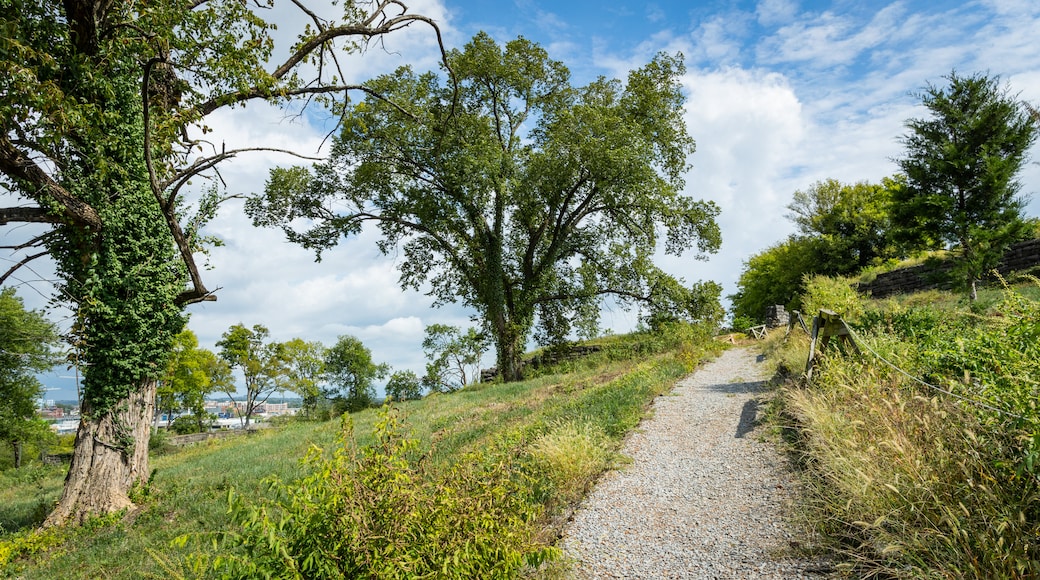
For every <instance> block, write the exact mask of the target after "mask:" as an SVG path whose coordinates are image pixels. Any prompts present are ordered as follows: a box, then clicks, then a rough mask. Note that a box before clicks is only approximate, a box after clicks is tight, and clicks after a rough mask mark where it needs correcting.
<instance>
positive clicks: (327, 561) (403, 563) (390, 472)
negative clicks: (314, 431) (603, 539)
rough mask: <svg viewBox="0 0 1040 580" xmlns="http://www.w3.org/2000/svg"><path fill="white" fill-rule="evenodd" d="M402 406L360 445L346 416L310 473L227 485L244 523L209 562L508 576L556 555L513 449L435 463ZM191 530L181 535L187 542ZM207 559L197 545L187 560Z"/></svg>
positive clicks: (335, 573)
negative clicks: (261, 493)
mask: <svg viewBox="0 0 1040 580" xmlns="http://www.w3.org/2000/svg"><path fill="white" fill-rule="evenodd" d="M401 430H402V426H401V420H400V418H399V416H398V412H397V411H396V410H395V409H393V408H392V407H390V406H386V407H384V408H383V409H382V410H381V411H380V419H379V421H378V422H377V424H376V426H375V437H376V441H375V442H374V443H373V444H371V445H368V446H364V447H359V446H358V445H357V444H356V443H355V441H354V437H353V428H352V423H351V421H350V419H349V417H345V418H344V419H343V428H342V432H341V434H340V438H339V442H338V443H339V445H340V446H339V447H338V448H337V449H335V450H334V451H332V452H331V453H329V452H326V451H324V450H321V449H319V448H317V447H312V449H311V451H310V452H309V453H308V455H307V457H306V459H305V460H304V463H305V465H306V467H307V468H308V469H309V470H310V475H307V476H306V477H304V478H303V479H301V480H299V481H297V482H294V483H290V484H283V483H281V482H278V481H272V482H271V487H272V489H273V491H275V492H276V494H275V495H276V496H277V497H279V498H281V499H279V500H277V501H275V500H271V501H268V502H266V503H262V504H259V505H249V504H247V503H246V502H245V501H244V500H243V498H242V496H240V495H238V494H236V493H235V492H234V490H232V491H231V492H229V501H230V504H231V513H232V516H233V518H234V519H235V522H236V524H237V525H238V526H239V527H240V529H241V531H240V532H234V533H232V532H228V533H225V534H224V535H223V537H222V540H223V544H222V546H221V548H220V552H221V553H222V554H223V555H222V556H221V557H218V558H213V559H212V560H209V561H208V564H209V565H210V566H211V567H212V569H213V572H215V573H216V574H217V575H218V576H219V577H221V578H293V579H302V578H307V579H314V580H318V579H324V578H330V579H331V578H359V577H364V578H418V577H423V578H509V577H514V576H516V575H517V574H518V573H519V572H520V571H521V570H522V569H523V568H525V567H526V566H537V565H539V564H541V563H542V562H543V561H545V560H547V559H550V558H552V557H554V556H555V555H556V554H557V551H556V549H554V548H551V547H548V546H544V545H542V544H540V543H539V542H538V541H536V539H535V535H536V532H537V530H538V525H537V524H538V518H539V516H540V508H539V507H538V506H537V505H535V504H534V502H533V500H532V492H531V482H530V481H529V480H528V479H527V478H526V477H525V476H524V475H523V474H521V473H520V471H519V470H518V469H517V468H515V467H514V462H513V461H512V460H511V458H510V457H508V456H503V455H496V454H495V453H494V452H493V451H486V452H482V453H470V454H467V455H465V456H463V457H460V458H459V461H458V462H457V463H456V464H455V465H454V466H452V467H450V468H447V469H446V470H445V471H444V472H442V473H437V472H433V471H430V467H429V465H430V463H431V462H430V460H429V457H428V453H427V454H422V453H419V451H418V441H417V440H415V439H408V438H406V437H404V436H403V435H402V433H401ZM188 539H189V538H181V540H180V541H181V542H186V541H187V540H188ZM199 561H206V558H205V556H204V555H202V553H201V552H196V554H195V556H193V557H192V558H189V560H188V562H186V566H188V567H189V568H191V567H193V566H194V565H195V564H193V563H197V562H199Z"/></svg>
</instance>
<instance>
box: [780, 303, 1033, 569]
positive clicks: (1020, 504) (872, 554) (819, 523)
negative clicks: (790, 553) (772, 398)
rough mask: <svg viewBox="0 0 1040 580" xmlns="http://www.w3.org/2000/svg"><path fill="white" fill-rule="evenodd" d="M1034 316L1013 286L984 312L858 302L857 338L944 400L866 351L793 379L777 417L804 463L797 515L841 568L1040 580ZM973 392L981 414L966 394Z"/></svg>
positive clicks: (799, 348) (789, 356) (799, 343)
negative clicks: (808, 377)
mask: <svg viewBox="0 0 1040 580" xmlns="http://www.w3.org/2000/svg"><path fill="white" fill-rule="evenodd" d="M1038 312H1040V308H1038V305H1037V303H1036V302H1031V301H1030V300H1029V299H1026V298H1024V297H1023V295H1022V293H1021V292H1009V293H1007V294H1006V295H1004V297H1003V298H1001V299H999V300H997V301H995V302H994V306H993V308H992V310H991V312H990V314H991V315H990V316H979V315H977V314H975V313H972V312H970V311H960V312H958V311H956V309H955V308H954V307H951V306H950V304H945V305H938V306H937V307H932V306H929V305H922V304H920V303H915V304H913V305H912V306H910V307H905V306H903V305H901V304H898V303H894V302H891V301H886V302H883V303H875V304H874V305H873V310H871V307H868V309H867V312H866V313H865V314H864V317H863V320H864V322H863V324H862V325H861V327H860V331H861V334H863V340H864V341H865V343H866V345H867V346H869V347H870V348H871V349H872V350H873V351H874V352H876V353H877V354H878V355H880V356H881V357H884V359H886V360H888V361H891V362H892V363H894V364H895V365H896V366H898V367H899V368H902V369H904V370H906V371H908V372H909V374H910V375H912V376H914V377H918V378H925V379H927V380H928V381H929V382H930V383H932V384H937V385H938V386H940V388H942V389H943V390H946V391H949V392H952V393H954V394H955V395H956V397H952V396H949V395H946V394H943V393H942V392H940V391H937V390H935V389H932V388H928V387H925V386H923V385H922V384H921V383H919V382H917V381H915V380H911V379H910V378H908V377H907V376H906V375H904V374H902V373H900V372H898V371H896V370H894V369H892V368H891V367H890V366H888V364H887V363H884V362H882V361H881V360H880V359H879V358H877V357H875V356H874V354H871V353H866V354H865V355H864V356H863V357H855V356H850V357H844V356H840V355H838V354H837V353H835V352H829V353H826V354H825V355H824V356H823V357H822V358H821V361H820V366H819V369H818V371H817V372H816V373H815V374H814V378H813V381H812V384H811V385H805V384H803V382H802V381H801V379H800V378H799V374H800V373H792V374H791V380H790V381H789V382H788V384H787V385H786V386H785V388H784V389H783V390H782V396H781V401H782V405H783V413H781V414H780V417H781V422H782V424H783V425H785V426H786V428H787V429H788V430H789V433H790V434H791V435H792V437H791V441H793V446H792V452H793V453H794V454H795V456H796V458H797V459H798V461H797V463H798V464H799V465H801V466H802V468H803V475H804V478H803V479H804V481H805V487H806V489H807V496H806V497H807V502H806V504H805V506H804V508H805V509H804V517H805V521H806V523H807V524H808V525H810V526H812V527H813V528H814V529H815V530H816V531H817V532H818V534H819V537H820V538H821V539H822V541H823V543H824V545H826V546H827V547H828V548H829V549H830V550H832V551H833V553H835V554H837V555H839V557H840V559H841V562H842V564H841V566H842V567H843V568H844V569H846V571H848V572H849V573H850V574H853V575H855V576H858V577H900V578H904V577H919V578H1035V577H1037V576H1040V478H1038V475H1037V474H1038V471H1037V467H1038V465H1037V463H1040V462H1037V461H1035V459H1034V458H1035V457H1036V456H1037V450H1036V446H1037V435H1038V433H1040V428H1038V427H1040V421H1037V420H1036V417H1037V410H1036V404H1035V401H1036V395H1037V389H1036V381H1037V379H1038V378H1040V372H1038V371H1037V369H1038V366H1037V365H1038V364H1040V356H1037V354H1036V352H1035V351H1034V349H1035V348H1036V341H1035V340H1034V339H1033V338H1034V337H1035V335H1036V333H1040V317H1037V316H1036V314H1037V313H1038ZM868 330H869V332H867V331H868ZM1023 336H1025V337H1028V340H1022V339H1020V338H1017V337H1023ZM770 346H771V349H772V353H773V354H772V357H773V358H776V359H779V360H798V359H802V360H804V358H802V357H804V356H805V354H806V349H805V343H804V341H803V340H802V339H796V340H789V341H788V342H786V343H784V342H783V341H782V340H781V339H779V338H774V339H772V342H771V343H770ZM784 364H790V363H784ZM803 364H804V363H803ZM979 400H984V401H987V402H988V403H992V404H993V405H992V406H993V408H990V405H988V404H987V406H980V405H979V404H977V403H974V402H968V401H979ZM994 409H997V410H994Z"/></svg>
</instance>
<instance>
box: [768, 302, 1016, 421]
mask: <svg viewBox="0 0 1040 580" xmlns="http://www.w3.org/2000/svg"><path fill="white" fill-rule="evenodd" d="M796 314H797V313H796ZM799 319H801V316H799ZM817 319H819V317H815V318H814V324H813V329H814V330H816V329H817V326H818V324H817V323H816V320H817ZM842 325H843V327H844V328H845V329H846V330H847V331H848V333H849V335H850V337H851V338H852V339H853V340H854V341H855V342H857V343H859V344H860V345H862V346H863V348H865V349H866V350H867V352H869V353H870V354H872V355H874V357H876V358H877V359H878V360H880V361H881V362H883V363H884V364H885V365H887V366H888V367H889V368H891V369H892V370H894V371H896V372H897V373H899V374H901V375H903V376H905V377H906V378H908V379H910V380H911V381H913V382H915V383H917V384H919V385H921V386H923V387H926V388H928V389H931V390H933V391H936V392H939V393H942V394H944V395H947V396H949V397H952V398H954V399H957V400H959V401H963V402H965V403H968V404H970V405H973V406H976V407H979V408H982V409H986V410H988V411H993V412H995V413H997V414H1000V415H1003V416H1005V417H1010V418H1013V419H1019V420H1023V421H1024V420H1027V418H1026V417H1024V416H1022V415H1019V414H1017V413H1012V412H1011V411H1008V410H1006V409H1001V408H999V407H997V406H995V405H994V404H992V403H989V402H986V401H980V400H978V399H973V398H971V397H967V396H964V395H961V394H958V393H955V392H953V391H951V390H949V389H944V388H942V387H939V386H937V385H933V384H931V383H929V382H927V381H925V380H923V379H921V378H919V377H917V376H915V375H913V374H911V373H909V372H907V371H906V370H904V369H902V368H901V367H899V365H896V364H895V363H893V362H892V361H890V360H888V359H887V358H885V357H884V356H882V355H881V354H880V353H878V352H877V351H876V350H875V349H874V348H872V347H871V346H870V344H869V343H867V341H866V340H864V339H863V337H862V336H860V335H859V334H858V333H856V331H855V330H854V329H853V328H852V327H851V326H849V325H848V324H846V323H845V322H844V321H842ZM792 326H793V325H792ZM802 327H803V328H804V327H805V325H804V322H803V324H802ZM788 332H790V328H789V329H788ZM810 334H811V333H810ZM810 348H815V343H814V344H813V346H812V347H810ZM813 354H814V353H812V352H810V353H809V361H810V363H811V361H812V359H813ZM809 376H811V375H809Z"/></svg>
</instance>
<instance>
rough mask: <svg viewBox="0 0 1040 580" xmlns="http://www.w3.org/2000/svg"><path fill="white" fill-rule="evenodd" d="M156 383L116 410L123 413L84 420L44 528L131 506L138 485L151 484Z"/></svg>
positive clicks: (87, 415) (143, 387)
mask: <svg viewBox="0 0 1040 580" xmlns="http://www.w3.org/2000/svg"><path fill="white" fill-rule="evenodd" d="M155 388H156V383H155V381H154V380H145V381H142V382H141V384H140V388H139V389H137V390H136V391H135V392H132V393H131V394H130V396H129V397H128V398H127V399H126V400H125V401H123V404H121V405H118V406H117V408H118V409H120V410H119V411H117V412H115V413H112V414H108V415H104V416H101V417H92V416H91V415H90V409H89V408H84V412H83V413H82V415H81V417H82V418H81V419H80V423H79V430H78V431H77V432H76V442H75V444H74V447H73V451H72V463H71V464H70V465H69V473H68V475H67V476H66V477H65V490H64V491H63V492H62V496H61V499H60V500H59V501H58V506H57V507H56V508H55V509H54V511H53V512H51V514H50V515H49V516H47V520H46V521H45V522H44V525H45V526H53V525H60V524H64V523H67V522H74V523H82V522H83V521H85V520H86V519H87V518H89V517H90V516H95V515H103V514H108V513H112V512H116V511H119V510H121V509H124V508H128V507H130V506H132V505H133V502H131V501H130V497H129V493H130V490H131V489H132V488H133V486H134V484H136V483H140V482H145V481H147V480H148V476H149V470H148V440H149V438H150V437H151V427H152V421H151V420H152V413H153V412H154V407H155Z"/></svg>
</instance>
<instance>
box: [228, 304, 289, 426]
mask: <svg viewBox="0 0 1040 580" xmlns="http://www.w3.org/2000/svg"><path fill="white" fill-rule="evenodd" d="M269 335H270V331H268V330H267V327H266V326H263V325H261V324H256V325H254V326H253V328H252V329H249V328H246V327H245V326H243V325H241V324H236V325H234V326H232V327H231V328H229V329H228V330H227V332H225V333H224V334H223V335H221V337H220V340H219V341H217V346H218V347H220V358H222V359H224V361H225V362H226V363H227V364H228V365H230V366H231V368H237V369H239V370H240V371H242V375H243V377H244V378H245V387H246V395H245V400H243V401H242V403H243V404H244V405H245V410H244V412H243V413H242V424H243V425H244V426H245V427H246V428H248V427H249V422H250V419H251V418H252V416H253V413H255V412H256V408H257V407H259V406H260V405H263V404H264V403H265V402H267V399H268V398H269V397H270V396H271V394H272V393H274V392H275V391H276V390H278V389H279V388H284V387H285V382H284V381H283V377H284V375H285V374H286V368H285V356H284V347H283V345H282V344H280V343H277V342H268V341H267V338H268V336H269ZM223 390H224V393H225V394H227V396H228V398H229V399H231V401H232V402H233V403H235V404H236V405H237V401H236V400H235V397H236V396H237V388H236V385H235V384H234V383H233V382H229V383H227V384H226V385H223Z"/></svg>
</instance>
